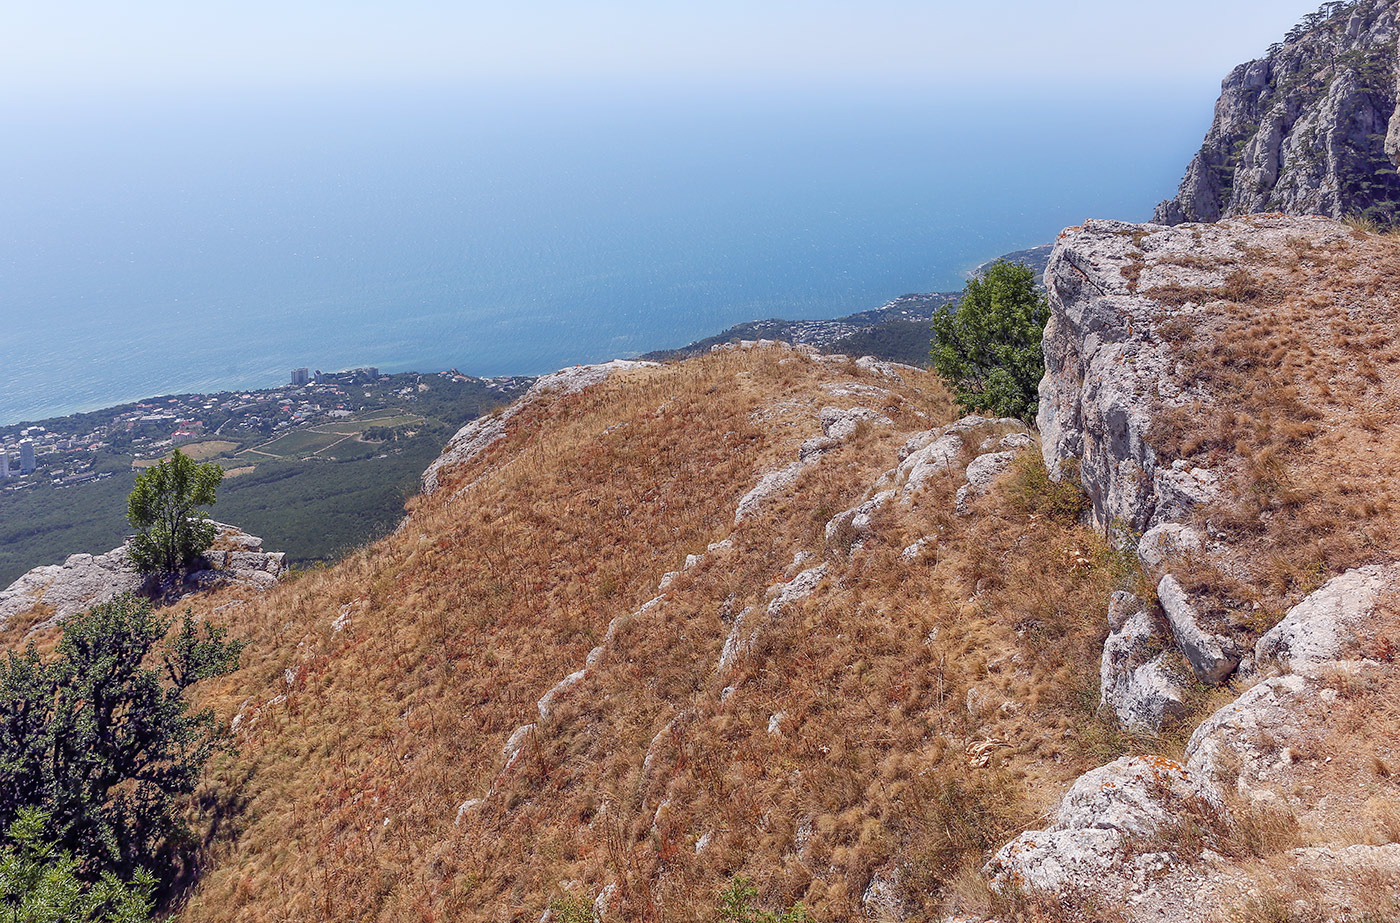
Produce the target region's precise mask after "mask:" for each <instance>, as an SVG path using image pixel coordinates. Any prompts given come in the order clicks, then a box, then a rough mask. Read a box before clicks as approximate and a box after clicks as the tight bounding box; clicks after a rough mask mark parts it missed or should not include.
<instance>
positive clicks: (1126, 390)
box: [1036, 216, 1351, 533]
mask: <svg viewBox="0 0 1400 923" xmlns="http://www.w3.org/2000/svg"><path fill="white" fill-rule="evenodd" d="M1350 232H1351V229H1350V228H1348V227H1347V226H1346V225H1343V224H1340V223H1337V222H1334V221H1330V220H1327V219H1323V218H1287V217H1283V216H1257V217H1251V218H1234V219H1230V220H1227V221H1222V222H1220V223H1218V224H1215V225H1209V226H1200V227H1189V228H1188V227H1180V228H1167V227H1162V226H1160V225H1152V224H1145V225H1139V224H1124V223H1123V222H1120V221H1090V222H1088V223H1087V224H1085V225H1084V226H1083V227H1078V228H1070V229H1069V230H1067V231H1066V232H1065V233H1064V235H1063V236H1062V237H1061V238H1060V240H1059V242H1058V243H1057V244H1056V245H1055V250H1054V253H1053V254H1052V255H1051V257H1050V265H1049V267H1048V268H1047V269H1046V271H1045V285H1046V289H1047V291H1048V294H1049V301H1050V320H1049V322H1048V323H1047V324H1046V327H1045V337H1044V340H1043V344H1044V348H1045V377H1044V378H1043V379H1041V382H1040V411H1039V413H1038V414H1037V416H1036V425H1037V427H1038V428H1039V430H1040V434H1041V451H1042V453H1043V454H1044V456H1045V466H1046V468H1047V469H1048V470H1049V471H1050V473H1051V476H1052V477H1059V476H1062V472H1063V471H1064V470H1065V468H1066V466H1067V465H1070V464H1077V465H1078V468H1079V477H1080V482H1081V483H1082V484H1083V487H1084V490H1085V492H1086V493H1087V494H1088V497H1089V500H1090V514H1091V516H1092V518H1093V521H1094V523H1095V525H1097V526H1098V527H1099V528H1101V529H1108V528H1116V529H1119V530H1121V531H1122V532H1124V533H1142V532H1145V531H1147V530H1149V529H1151V528H1152V527H1153V526H1156V525H1159V524H1161V523H1166V522H1181V521H1183V520H1185V519H1187V518H1188V517H1189V516H1190V514H1191V512H1192V511H1193V510H1194V509H1196V508H1197V507H1199V506H1201V505H1202V504H1204V503H1207V502H1209V501H1210V500H1211V499H1212V498H1214V497H1215V496H1217V495H1218V494H1219V493H1220V491H1221V489H1222V484H1221V479H1220V474H1219V473H1218V472H1215V471H1212V470H1208V469H1204V468H1199V467H1192V466H1190V465H1188V464H1187V463H1186V462H1184V461H1181V460H1177V461H1168V460H1164V459H1159V458H1158V456H1157V453H1156V452H1155V451H1154V450H1153V448H1152V445H1151V443H1150V441H1149V435H1150V433H1151V431H1152V427H1153V424H1154V423H1155V422H1156V421H1157V420H1158V419H1160V415H1161V414H1162V412H1163V411H1165V410H1170V409H1172V408H1175V407H1180V406H1183V405H1186V404H1189V403H1191V402H1192V401H1197V400H1206V401H1208V400H1209V399H1210V396H1209V395H1208V394H1205V393H1202V392H1200V391H1198V390H1195V389H1194V388H1193V387H1192V386H1190V385H1187V384H1184V383H1183V382H1182V381H1181V380H1180V376H1179V375H1178V373H1177V369H1176V360H1175V358H1174V357H1173V355H1172V353H1171V350H1170V349H1169V348H1168V345H1167V343H1166V341H1165V340H1164V338H1163V336H1162V333H1161V331H1162V330H1163V329H1164V328H1165V327H1166V326H1167V325H1169V324H1171V323H1190V322H1192V321H1193V320H1194V319H1196V318H1198V317H1200V316H1204V314H1206V313H1208V312H1209V311H1210V310H1211V306H1210V302H1211V300H1212V299H1211V297H1210V292H1211V291H1213V290H1218V289H1220V288H1221V287H1222V286H1224V285H1225V283H1226V280H1227V278H1228V276H1229V274H1230V273H1231V272H1232V271H1234V270H1235V269H1237V268H1238V267H1239V265H1240V258H1241V257H1240V255H1241V253H1243V252H1246V251H1247V250H1248V249H1250V248H1257V249H1261V250H1265V251H1280V252H1281V251H1283V250H1284V249H1285V248H1287V247H1288V246H1289V241H1290V240H1293V241H1297V240H1305V241H1308V242H1310V243H1313V244H1314V245H1316V246H1319V247H1322V246H1328V245H1329V244H1332V243H1335V242H1337V241H1340V240H1342V239H1344V238H1346V237H1347V236H1348V235H1349V234H1350ZM1168 287H1179V288H1185V289H1191V290H1198V291H1200V292H1201V293H1202V295H1201V296H1200V297H1199V299H1198V300H1193V301H1186V302H1184V303H1182V304H1171V305H1168V304H1163V303H1160V302H1158V301H1154V300H1153V298H1152V293H1153V291H1154V290H1156V289H1159V288H1168Z"/></svg>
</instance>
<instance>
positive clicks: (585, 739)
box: [182, 347, 1116, 921]
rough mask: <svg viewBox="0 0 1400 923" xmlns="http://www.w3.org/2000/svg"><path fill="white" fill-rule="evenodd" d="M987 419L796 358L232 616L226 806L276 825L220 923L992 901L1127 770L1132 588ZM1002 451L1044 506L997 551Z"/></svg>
mask: <svg viewBox="0 0 1400 923" xmlns="http://www.w3.org/2000/svg"><path fill="white" fill-rule="evenodd" d="M828 408H829V409H828ZM843 409H844V410H843ZM951 416H952V415H951V414H950V412H949V404H948V401H947V398H946V396H945V395H944V394H943V392H942V391H941V389H940V388H939V387H938V385H937V384H936V382H935V381H934V380H933V379H931V377H930V376H929V375H928V374H927V373H924V372H920V371H917V370H913V369H909V368H903V367H900V368H894V367H889V366H883V365H881V364H879V363H870V362H867V363H863V364H857V363H853V362H851V361H850V360H849V359H835V360H828V359H823V358H820V357H816V356H813V355H811V354H807V353H801V352H795V351H792V350H788V349H784V348H776V347H775V348H769V349H755V350H747V351H745V350H732V351H725V352H720V353H716V354H712V355H710V356H706V357H702V358H699V359H694V360H688V361H686V362H683V363H680V364H677V365H671V366H664V367H646V368H631V369H627V370H623V371H619V372H616V373H614V374H613V375H612V376H611V377H608V378H607V379H606V380H603V381H601V382H598V383H595V384H592V385H591V386H589V387H587V388H585V389H583V390H581V391H579V392H577V393H564V391H562V390H561V391H555V392H539V393H537V395H536V398H535V399H533V400H531V401H527V402H526V403H525V404H524V405H522V409H520V410H518V411H516V412H515V413H513V414H512V415H511V417H510V419H509V420H508V421H507V427H506V432H505V433H504V435H503V436H502V437H501V438H499V439H497V440H495V441H492V442H487V444H486V445H485V447H484V448H483V449H482V450H481V451H479V452H478V453H477V454H475V455H474V456H472V457H470V458H468V459H467V460H465V461H464V462H462V463H460V464H458V465H457V466H456V467H445V468H443V469H441V470H439V471H438V472H437V473H436V478H437V489H436V490H435V491H434V492H433V493H432V494H431V495H427V496H424V497H423V498H420V499H419V500H418V501H417V502H416V503H415V504H414V509H413V511H412V512H411V514H410V517H409V519H408V520H407V522H406V523H405V525H404V526H403V527H402V528H401V529H400V530H399V531H398V532H397V533H396V534H395V535H394V536H392V537H391V538H388V539H386V540H384V541H382V542H380V543H377V544H376V545H373V546H370V547H369V548H367V549H366V550H365V551H363V552H362V553H359V554H356V555H352V556H351V557H350V558H349V559H347V560H346V561H345V562H343V563H342V564H340V565H339V566H337V567H335V568H332V569H331V570H329V571H327V572H324V573H316V574H310V575H307V576H305V577H302V578H301V579H300V580H298V581H296V582H294V583H292V584H290V585H287V586H284V587H280V588H278V589H276V590H274V591H273V592H272V593H270V594H269V595H268V596H267V597H266V599H264V600H262V601H259V602H257V603H251V604H249V605H247V606H245V607H241V608H235V609H230V610H226V612H225V613H224V617H225V618H228V617H229V615H230V614H232V616H233V617H234V618H235V619H236V621H237V623H238V625H239V627H240V630H241V631H242V632H243V633H244V634H245V635H247V636H249V637H250V638H251V639H252V642H253V644H252V648H251V649H250V654H249V655H248V656H249V663H248V666H247V667H246V668H245V669H244V670H243V671H242V672H241V673H240V674H239V675H237V676H236V677H233V678H231V679H229V680H228V681H227V682H226V683H225V686H224V688H223V689H222V690H221V691H219V692H217V693H216V694H215V695H214V700H215V701H216V703H217V705H218V707H219V708H221V709H222V710H223V711H224V712H225V713H228V714H233V713H237V714H239V715H240V717H239V719H238V730H237V734H238V740H239V746H240V755H239V756H238V758H237V759H236V760H232V761H230V762H229V763H228V764H227V765H226V766H225V767H224V768H223V769H222V771H221V772H220V774H219V775H218V778H217V779H215V780H214V781H213V782H211V786H210V791H209V796H208V797H209V803H211V804H216V803H219V802H221V801H224V802H227V803H230V804H237V805H239V806H240V807H239V809H238V810H237V811H234V812H233V816H232V817H231V818H230V819H229V821H228V822H227V823H228V825H227V826H226V827H224V828H222V829H223V830H224V831H225V833H224V834H223V836H224V838H223V839H219V838H216V840H215V842H214V843H213V845H211V848H210V850H209V853H208V866H207V868H206V870H205V873H204V877H203V880H202V883H201V885H200V887H199V889H198V890H197V891H196V892H195V894H194V895H193V897H192V899H191V901H190V904H189V906H188V908H187V909H186V911H185V912H184V914H183V915H182V919H188V920H203V919H219V920H264V919H279V918H296V919H365V920H368V919H383V920H391V919H479V920H509V919H521V920H525V919H529V920H532V921H533V920H537V919H539V918H540V915H541V913H542V912H543V911H544V910H545V909H546V908H547V906H548V905H549V903H550V901H551V900H553V899H561V898H567V899H572V900H576V901H586V902H593V901H595V900H600V899H601V901H602V905H606V907H607V908H608V909H607V914H606V915H607V918H608V919H673V920H686V919H696V920H701V919H711V918H713V915H714V908H715V906H716V901H717V894H718V892H719V890H720V889H721V888H723V887H725V886H727V885H728V884H729V883H730V882H731V881H732V880H733V878H734V876H736V875H745V876H752V877H753V878H754V879H755V880H756V882H758V884H759V901H760V903H761V905H762V906H769V907H775V908H776V907H782V906H788V905H789V904H791V903H792V902H793V901H796V900H802V901H804V902H805V903H806V904H807V905H808V906H809V907H810V908H811V909H812V910H813V912H814V913H815V914H816V915H817V918H818V919H833V920H834V919H846V918H850V917H851V916H854V915H859V914H860V913H862V912H864V909H866V908H877V909H878V906H880V905H883V904H884V903H890V905H891V906H905V905H908V906H910V907H918V906H920V905H927V906H930V907H931V906H935V905H937V904H938V903H939V902H941V901H942V900H943V899H944V896H945V895H949V894H952V893H953V892H954V891H957V890H959V889H962V890H968V889H971V891H973V892H977V891H978V889H979V888H980V889H981V891H982V892H985V886H984V885H980V884H978V882H979V881H980V879H979V878H978V876H977V874H976V868H977V867H978V866H979V865H980V864H981V862H982V861H983V860H984V859H985V856H986V855H987V853H988V852H989V850H990V849H991V848H993V847H994V846H995V845H996V843H997V842H998V841H999V840H1000V839H1001V838H1003V837H1005V836H1007V835H1009V834H1011V833H1013V832H1014V831H1015V830H1017V829H1021V827H1022V826H1024V825H1025V824H1027V823H1029V822H1030V820H1031V819H1032V818H1033V817H1034V816H1035V815H1036V813H1038V811H1040V810H1041V809H1043V808H1044V807H1046V806H1047V802H1046V800H1045V799H1046V798H1047V797H1048V796H1049V795H1050V794H1051V793H1053V792H1055V791H1057V790H1058V789H1059V788H1060V787H1062V786H1063V785H1064V784H1066V783H1067V782H1068V780H1069V779H1070V778H1072V776H1073V775H1074V774H1075V773H1076V772H1078V771H1081V770H1083V769H1086V768H1088V767H1089V766H1091V765H1093V764H1094V763H1095V762H1097V760H1098V758H1099V755H1098V754H1099V753H1100V751H1101V748H1102V747H1103V746H1104V741H1105V734H1106V733H1107V731H1106V728H1105V726H1104V725H1103V724H1101V723H1099V722H1097V721H1095V719H1094V717H1093V715H1094V710H1095V703H1094V701H1093V699H1092V698H1091V687H1089V686H1088V684H1089V683H1091V682H1092V680H1091V674H1089V673H1086V672H1085V670H1084V669H1083V666H1084V664H1085V663H1086V662H1087V661H1089V660H1091V659H1092V658H1094V657H1096V656H1097V654H1096V651H1097V647H1098V645H1099V643H1100V642H1101V639H1102V635H1103V628H1102V626H1101V623H1100V620H1099V619H1098V618H1097V617H1095V616H1094V615H1093V612H1094V608H1095V605H1096V600H1098V599H1100V598H1102V597H1103V596H1104V595H1105V594H1106V593H1107V591H1108V589H1109V587H1110V586H1111V583H1112V581H1113V579H1114V576H1113V574H1114V567H1115V566H1116V565H1115V559H1114V558H1113V556H1111V555H1108V554H1106V553H1105V552H1104V551H1103V549H1102V546H1101V545H1100V544H1099V543H1097V541H1096V539H1095V537H1094V535H1093V534H1092V532H1090V531H1089V530H1087V529H1084V528H1083V527H1081V526H1079V525H1078V524H1077V523H1075V522H1074V518H1073V511H1074V508H1075V507H1074V504H1073V502H1072V501H1071V502H1070V504H1069V505H1068V509H1066V508H1064V507H1063V505H1062V506H1061V507H1060V508H1056V507H1054V505H1053V504H1051V505H1048V506H1043V507H1042V506H1037V505H1036V504H1037V503H1038V502H1039V501H1037V500H1036V499H1035V498H1036V497H1038V496H1040V492H1042V491H1049V493H1050V494H1051V495H1053V493H1054V491H1053V489H1051V488H1050V487H1049V485H1048V482H1046V481H1045V480H1044V478H1043V477H1042V478H1040V479H1039V480H1037V479H1036V475H1035V472H1036V470H1037V468H1036V463H1037V462H1038V455H1037V454H1036V453H1035V452H1034V450H1033V448H1032V447H1031V440H1029V439H1028V438H1027V437H1025V436H1023V435H1017V436H1015V437H1014V438H1009V437H1006V436H1005V433H1006V432H1007V431H1009V430H1016V429H1018V427H1016V426H1015V424H1012V423H994V422H986V423H980V424H979V423H977V421H972V422H970V423H968V424H967V425H965V426H963V427H961V428H959V429H956V430H954V431H951V432H949V433H948V434H947V435H946V437H945V438H943V439H942V440H941V441H940V440H937V439H936V438H935V437H937V436H938V434H939V433H940V432H942V430H943V424H944V423H946V422H947V421H948V420H950V419H951ZM824 430H825V432H824ZM919 433H922V434H923V435H921V436H919V437H918V438H916V439H914V440H913V442H912V444H911V445H909V446H907V447H906V441H907V440H908V439H909V438H910V436H911V435H912V434H919ZM1003 440H1005V441H1004V444H1005V445H1006V446H1009V447H1010V448H1008V449H1001V448H999V446H1001V445H1002V444H1003ZM984 443H985V445H986V448H987V449H988V450H989V451H991V450H996V451H994V452H992V454H994V455H997V456H998V457H997V458H995V459H993V462H994V463H995V464H1005V463H1009V462H1010V461H1011V460H1012V458H1013V457H1019V458H1020V459H1022V462H1021V465H1023V466H1025V467H1024V469H1023V468H1021V467H1017V468H1016V469H1015V470H1016V471H1017V472H1019V473H1017V474H1013V475H1012V477H1013V478H1014V479H1015V480H1016V481H1017V483H1020V484H1022V495H1023V496H1022V497H1021V499H1020V500H1016V499H1008V497H1007V496H1006V495H1004V494H1002V493H1000V492H996V491H994V492H992V493H990V494H988V495H987V496H985V497H983V498H981V499H978V497H977V496H976V495H977V492H978V489H980V488H971V489H968V490H963V491H962V493H963V497H962V498H961V500H962V504H963V506H964V507H965V508H967V509H969V510H970V511H975V512H976V513H977V515H967V516H960V515H959V514H958V513H957V512H956V507H957V505H958V499H959V498H957V497H955V494H957V493H958V492H959V488H960V487H961V486H962V485H963V484H964V483H965V481H964V468H965V467H966V466H967V465H968V464H969V462H971V461H972V460H973V459H974V458H975V457H977V456H978V454H979V451H980V448H981V447H982V446H983V444H984ZM906 449H908V450H910V451H911V452H912V454H907V455H906V457H905V459H904V461H903V462H902V463H901V453H902V452H905V451H906ZM995 464H994V465H993V467H995ZM901 465H903V470H899V469H900V466H901ZM982 469H987V463H984V464H983V465H982ZM886 472H893V473H892V474H891V475H890V476H889V477H888V478H887V479H886V480H885V481H883V482H882V481H881V480H880V479H881V476H882V475H883V474H885V473H886ZM977 480H978V483H979V484H986V483H988V482H989V481H990V480H991V479H990V478H989V477H988V476H986V470H983V475H982V476H979V477H978V478H977ZM881 485H883V486H881ZM877 487H878V490H879V491H883V490H895V491H896V494H895V495H885V496H883V497H880V496H879V493H878V491H877ZM869 500H877V502H875V503H872V504H871V505H870V506H868V507H866V508H865V509H861V507H862V504H864V503H866V501H869ZM906 501H907V502H906ZM1057 510H1058V511H1057ZM925 538H927V540H926V541H924V542H923V544H922V545H916V542H917V540H919V539H925ZM910 546H916V547H914V548H913V550H911V551H908V552H907V553H906V549H907V548H909V547H910ZM691 556H694V557H691ZM673 571H674V572H676V573H675V574H674V575H672V576H667V575H668V573H669V572H673ZM221 604H222V603H220V602H218V601H217V600H211V601H210V605H211V606H212V605H221ZM337 626H338V627H337ZM1003 703H1005V704H1003ZM872 882H877V886H876V887H874V889H873V890H872ZM872 912H874V910H872Z"/></svg>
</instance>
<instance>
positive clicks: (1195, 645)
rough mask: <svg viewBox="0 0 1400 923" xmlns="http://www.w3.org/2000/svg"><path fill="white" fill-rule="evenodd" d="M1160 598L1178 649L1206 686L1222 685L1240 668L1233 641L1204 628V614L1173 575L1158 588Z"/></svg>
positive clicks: (1158, 585)
mask: <svg viewBox="0 0 1400 923" xmlns="http://www.w3.org/2000/svg"><path fill="white" fill-rule="evenodd" d="M1157 598H1158V600H1160V601H1161V603H1162V611H1163V612H1164V613H1165V614H1166V616H1167V624H1169V625H1170V626H1171V629H1172V636H1173V637H1174V638H1175V639H1176V646H1177V648H1178V649H1180V651H1181V653H1182V654H1184V655H1185V656H1186V661H1187V662H1188V663H1189V664H1191V669H1192V670H1193V671H1195V673H1196V676H1197V677H1198V678H1200V680H1201V682H1203V683H1219V682H1220V681H1222V680H1223V679H1225V677H1227V676H1229V675H1230V673H1231V672H1233V671H1234V669H1235V667H1236V666H1238V665H1239V662H1240V654H1239V651H1238V650H1236V649H1235V647H1234V645H1233V644H1232V643H1231V641H1230V639H1229V638H1227V637H1224V636H1221V635H1217V634H1214V633H1213V632H1211V631H1209V630H1208V629H1207V628H1205V627H1204V626H1203V625H1202V620H1201V614H1200V612H1198V611H1197V609H1196V606H1195V605H1194V604H1193V602H1192V601H1191V598H1190V596H1188V595H1187V593H1186V591H1185V590H1184V589H1182V587H1181V584H1180V583H1179V582H1177V579H1176V578H1175V577H1173V576H1172V575H1171V574H1167V575H1166V576H1165V577H1163V578H1162V581H1161V582H1160V583H1158V584H1157Z"/></svg>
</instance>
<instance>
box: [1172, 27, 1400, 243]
mask: <svg viewBox="0 0 1400 923" xmlns="http://www.w3.org/2000/svg"><path fill="white" fill-rule="evenodd" d="M1396 34H1397V29H1396V10H1395V4H1394V3H1391V2H1389V0H1360V2H1357V3H1351V4H1346V5H1338V6H1337V7H1336V8H1334V9H1333V10H1331V11H1330V12H1329V13H1328V15H1326V16H1324V17H1321V18H1319V19H1318V20H1317V21H1316V22H1315V23H1312V24H1311V25H1308V26H1305V27H1302V28H1299V29H1295V30H1294V31H1293V32H1291V33H1290V34H1289V37H1288V38H1287V40H1285V41H1284V42H1282V43H1280V44H1278V45H1275V46H1273V47H1272V48H1271V49H1270V50H1269V54H1268V55H1267V56H1266V57H1264V58H1262V59H1260V60H1257V61H1250V62H1249V63H1247V64H1242V65H1240V66H1239V67H1237V68H1235V69H1234V70H1233V71H1231V73H1230V75H1229V76H1228V77H1226V78H1225V81H1224V83H1223V84H1222V85H1221V94H1220V99H1219V101H1218V102H1216V104H1215V119H1214V121H1213V122H1212V124H1211V127H1210V130H1209V132H1208V133H1207V134H1206V137H1205V141H1204V143H1203V144H1202V146H1201V149H1200V151H1199V152H1198V153H1197V154H1196V156H1195V157H1194V158H1192V160H1191V163H1190V165H1189V166H1188V167H1187V169H1186V176H1185V178H1184V179H1183V180H1182V182H1181V188H1180V189H1179V190H1178V192H1177V194H1176V197H1175V198H1173V199H1170V200H1168V201H1166V202H1163V203H1161V204H1160V205H1158V206H1157V210H1156V214H1155V216H1154V218H1153V220H1154V221H1156V222H1157V223H1159V224H1180V223H1181V222H1184V221H1206V222H1209V221H1216V220H1218V219H1220V218H1222V217H1228V216H1232V215H1247V214H1251V213H1257V212H1284V213H1287V214H1292V215H1329V216H1331V217H1333V218H1341V217H1344V216H1346V215H1353V214H1362V213H1364V212H1366V210H1367V209H1368V208H1370V207H1372V206H1380V207H1381V208H1382V210H1383V213H1384V209H1385V208H1386V206H1387V203H1393V202H1395V201H1396V200H1400V179H1397V177H1396V176H1395V175H1394V173H1393V167H1394V166H1395V165H1396V164H1397V163H1400V159H1397V158H1398V157H1400V88H1398V87H1397V81H1396V78H1395V69H1396Z"/></svg>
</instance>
